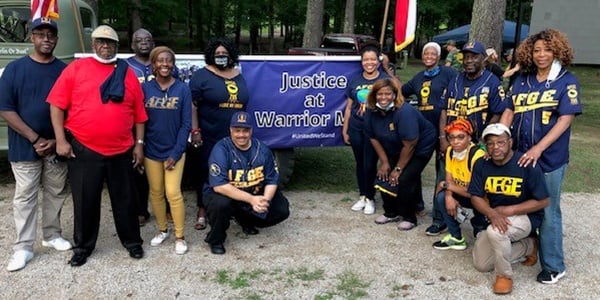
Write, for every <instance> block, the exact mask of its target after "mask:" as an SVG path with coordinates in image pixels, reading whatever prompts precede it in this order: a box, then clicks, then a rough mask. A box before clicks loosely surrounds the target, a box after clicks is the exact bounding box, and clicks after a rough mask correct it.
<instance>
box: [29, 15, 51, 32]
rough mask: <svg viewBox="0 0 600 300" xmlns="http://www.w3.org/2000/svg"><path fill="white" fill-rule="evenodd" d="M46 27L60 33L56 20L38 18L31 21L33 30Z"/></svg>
mask: <svg viewBox="0 0 600 300" xmlns="http://www.w3.org/2000/svg"><path fill="white" fill-rule="evenodd" d="M44 26H45V27H48V28H51V29H54V30H55V31H58V25H57V24H56V22H55V21H54V20H52V19H50V18H37V19H35V20H33V21H31V30H34V29H38V28H40V27H44Z"/></svg>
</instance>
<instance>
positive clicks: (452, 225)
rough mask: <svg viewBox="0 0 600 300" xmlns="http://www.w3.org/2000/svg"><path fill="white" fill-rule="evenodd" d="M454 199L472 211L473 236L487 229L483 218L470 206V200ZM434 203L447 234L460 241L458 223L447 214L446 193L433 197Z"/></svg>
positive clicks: (463, 198)
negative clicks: (446, 228)
mask: <svg viewBox="0 0 600 300" xmlns="http://www.w3.org/2000/svg"><path fill="white" fill-rule="evenodd" d="M454 199H456V201H458V203H460V206H462V207H466V208H471V209H473V218H471V226H473V236H477V233H478V232H480V231H483V230H485V229H486V227H487V221H486V220H485V216H484V215H482V214H481V213H480V212H479V211H477V210H476V209H475V208H473V204H471V199H469V198H465V197H461V196H457V195H454ZM435 202H437V208H438V209H439V211H438V212H439V213H440V214H441V215H442V218H443V220H444V223H445V224H446V226H448V233H450V234H451V235H452V236H453V237H455V238H457V239H460V238H462V233H461V231H460V223H458V221H456V220H455V219H454V218H453V217H452V216H451V215H449V214H448V211H447V210H446V191H441V192H439V193H438V194H437V196H436V197H435Z"/></svg>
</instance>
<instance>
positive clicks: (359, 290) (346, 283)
mask: <svg viewBox="0 0 600 300" xmlns="http://www.w3.org/2000/svg"><path fill="white" fill-rule="evenodd" d="M337 278H338V280H339V281H340V283H339V284H338V285H337V286H336V289H337V291H338V293H339V294H340V296H342V297H343V298H344V299H359V298H363V297H365V296H367V295H368V293H367V292H366V291H365V290H364V289H366V288H368V287H369V286H370V285H371V283H370V282H364V281H363V280H361V279H360V278H359V277H358V275H356V274H355V273H353V272H351V271H346V272H344V273H342V274H340V275H339V276H338V277H337Z"/></svg>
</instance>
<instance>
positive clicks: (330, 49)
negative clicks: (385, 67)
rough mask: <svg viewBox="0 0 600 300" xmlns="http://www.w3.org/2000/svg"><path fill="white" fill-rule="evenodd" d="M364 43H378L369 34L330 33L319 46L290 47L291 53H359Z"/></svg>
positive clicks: (289, 52)
mask: <svg viewBox="0 0 600 300" xmlns="http://www.w3.org/2000/svg"><path fill="white" fill-rule="evenodd" d="M365 44H375V45H379V42H378V41H377V39H375V38H374V37H372V36H370V35H363V34H349V33H330V34H326V35H325V36H323V40H322V41H321V46H320V47H319V48H290V49H288V54H291V55H359V54H360V49H361V48H362V47H363V46H364V45H365Z"/></svg>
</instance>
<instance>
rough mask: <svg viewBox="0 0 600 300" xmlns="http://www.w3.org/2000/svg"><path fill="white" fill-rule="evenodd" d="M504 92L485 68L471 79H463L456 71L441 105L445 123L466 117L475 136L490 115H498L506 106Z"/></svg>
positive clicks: (479, 133) (464, 77) (465, 77)
mask: <svg viewBox="0 0 600 300" xmlns="http://www.w3.org/2000/svg"><path fill="white" fill-rule="evenodd" d="M504 97H505V94H504V89H503V87H502V84H501V83H500V80H498V78H497V77H496V76H494V74H492V73H491V72H490V71H488V70H483V72H482V74H481V76H479V77H477V78H476V79H474V80H470V79H468V78H467V76H466V74H465V73H464V72H462V73H458V74H457V75H456V76H455V77H454V79H453V80H451V81H450V85H449V86H448V90H447V92H446V96H445V97H444V99H443V100H442V107H443V108H444V109H446V115H447V120H446V124H450V123H451V122H452V121H454V120H456V119H458V118H463V119H467V118H468V119H470V120H471V121H472V122H473V124H474V125H475V129H476V130H475V131H476V132H477V136H480V135H481V132H482V131H483V128H485V125H486V124H487V122H488V121H489V118H491V115H495V114H502V112H504V109H505V108H506V105H505V101H503V100H504Z"/></svg>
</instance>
